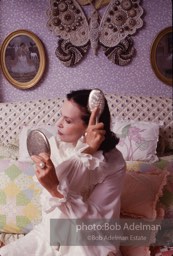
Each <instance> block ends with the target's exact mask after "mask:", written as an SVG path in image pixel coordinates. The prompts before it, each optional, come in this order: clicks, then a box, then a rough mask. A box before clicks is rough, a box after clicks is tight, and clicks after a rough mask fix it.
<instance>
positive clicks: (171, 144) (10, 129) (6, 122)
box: [0, 94, 173, 149]
mask: <svg viewBox="0 0 173 256" xmlns="http://www.w3.org/2000/svg"><path fill="white" fill-rule="evenodd" d="M106 98H107V100H108V104H109V107H110V110H111V116H112V119H114V118H118V119H128V120H129V119H131V120H143V121H153V122H159V121H162V122H163V127H161V129H160V131H161V136H162V137H163V138H164V140H165V143H166V148H168V149H173V134H172V132H173V130H172V129H173V118H172V99H171V98H164V97H146V96H145V97H144V96H141V97H140V96H125V95H116V94H106ZM63 100H64V99H62V98H56V99H41V100H33V101H28V102H12V103H0V144H1V145H7V144H16V142H17V140H18V134H19V132H20V131H21V129H22V127H23V125H29V126H36V125H38V126H40V125H43V124H50V125H53V124H55V122H56V121H57V119H58V117H59V111H60V108H61V105H62V103H63Z"/></svg>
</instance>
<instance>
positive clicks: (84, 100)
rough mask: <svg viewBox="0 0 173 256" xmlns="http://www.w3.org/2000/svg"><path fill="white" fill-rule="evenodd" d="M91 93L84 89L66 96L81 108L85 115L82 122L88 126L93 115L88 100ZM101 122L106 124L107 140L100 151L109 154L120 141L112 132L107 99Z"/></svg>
mask: <svg viewBox="0 0 173 256" xmlns="http://www.w3.org/2000/svg"><path fill="white" fill-rule="evenodd" d="M90 92H91V90H89V89H83V90H77V91H71V92H70V93H68V94H67V95H66V97H67V100H73V101H74V102H75V103H76V104H77V105H78V106H79V107H80V108H81V110H82V112H83V113H84V114H83V115H82V120H83V121H84V123H85V124H86V125H88V123H89V119H90V115H91V113H90V111H89V110H88V98H89V94H90ZM99 122H102V123H103V124H104V129H105V131H106V134H105V140H104V141H103V142H102V144H101V145H100V148H99V149H100V150H103V152H108V151H110V150H111V149H113V148H115V146H116V145H117V144H118V142H119V139H118V138H117V137H116V135H115V134H114V133H113V132H112V131H111V130H110V123H111V116H110V111H109V106H108V103H107V100H106V98H105V107H104V109H103V112H102V114H101V116H100V118H99Z"/></svg>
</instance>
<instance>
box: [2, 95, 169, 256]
mask: <svg viewBox="0 0 173 256" xmlns="http://www.w3.org/2000/svg"><path fill="white" fill-rule="evenodd" d="M106 98H107V100H108V104H109V107H110V110H111V118H112V124H111V125H112V130H113V131H114V132H115V133H116V134H117V136H119V137H120V142H119V144H118V146H117V148H118V149H119V150H120V151H121V152H122V154H123V156H124V158H125V160H126V163H127V174H126V179H125V186H124V189H123V193H122V205H121V218H122V219H125V220H126V218H128V219H134V220H136V219H140V220H142V221H144V220H145V221H149V222H150V223H151V222H153V221H155V220H157V219H159V220H161V221H162V222H163V223H164V228H163V229H162V231H161V232H160V233H159V232H153V234H152V238H151V239H150V241H148V242H147V243H141V244H140V243H137V242H136V243H135V242H133V243H132V245H129V244H124V243H122V245H121V252H122V254H123V256H148V255H152V256H155V255H168V256H169V255H172V254H173V249H172V247H171V246H172V245H173V240H172V237H173V224H171V223H172V222H173V136H172V128H173V119H172V99H171V98H165V97H149V96H148V97H147V96H134V95H133V96H129V95H116V94H106ZM63 101H64V99H63V98H54V99H38V100H32V101H28V102H22V101H21V102H11V103H0V241H1V243H2V244H7V243H10V242H11V241H13V240H15V239H18V238H20V237H21V236H23V235H25V234H26V233H28V232H29V231H30V230H31V229H32V228H33V226H34V225H36V224H37V223H39V221H40V220H41V208H40V204H39V195H40V193H41V189H40V188H39V187H38V186H36V184H35V183H34V182H33V179H32V176H33V173H34V171H33V170H34V166H33V164H32V162H31V161H30V160H29V157H28V155H27V150H26V137H27V133H28V132H29V131H30V130H31V129H35V128H40V129H44V130H49V131H51V132H52V134H53V133H54V126H55V124H56V121H57V119H58V118H59V115H60V109H61V105H62V103H63ZM164 221H165V222H164ZM167 223H169V225H167ZM171 225H172V226H171ZM158 240H159V241H160V242H158ZM166 253H169V254H166ZM171 253H172V254H171Z"/></svg>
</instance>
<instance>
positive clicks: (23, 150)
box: [18, 125, 57, 162]
mask: <svg viewBox="0 0 173 256" xmlns="http://www.w3.org/2000/svg"><path fill="white" fill-rule="evenodd" d="M36 129H39V130H40V131H42V132H43V133H44V134H45V135H46V137H47V138H48V139H49V138H50V137H51V136H56V133H57V128H56V126H51V125H44V126H35V127H33V126H32V127H31V126H24V127H23V128H22V131H21V133H20V134H19V159H18V160H19V161H21V162H32V160H31V158H30V156H29V154H28V150H27V144H26V141H27V136H28V134H29V132H30V131H32V130H36Z"/></svg>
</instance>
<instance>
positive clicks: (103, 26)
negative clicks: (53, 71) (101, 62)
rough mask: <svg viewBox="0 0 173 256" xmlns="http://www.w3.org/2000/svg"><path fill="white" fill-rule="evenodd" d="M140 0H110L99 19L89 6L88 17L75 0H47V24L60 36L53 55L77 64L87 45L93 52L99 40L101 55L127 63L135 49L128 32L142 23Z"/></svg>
mask: <svg viewBox="0 0 173 256" xmlns="http://www.w3.org/2000/svg"><path fill="white" fill-rule="evenodd" d="M139 1H140V0H111V1H110V3H109V4H108V6H107V8H106V10H105V12H104V14H103V17H102V18H101V20H100V16H99V13H98V11H97V10H96V9H95V8H94V5H93V4H92V3H91V6H92V9H93V11H92V14H91V17H90V20H89V21H88V19H87V16H86V15H85V13H84V10H83V9H82V7H81V6H80V4H79V3H78V2H77V1H76V0H50V9H49V10H48V16H49V20H48V24H47V25H48V27H49V29H50V30H51V31H53V32H54V34H55V35H56V36H58V37H59V38H60V39H59V41H58V47H57V49H56V56H57V57H58V58H59V60H60V61H61V62H62V63H63V64H64V65H65V66H67V67H69V66H73V65H75V64H77V63H78V62H79V61H80V60H82V59H83V58H84V56H85V54H86V53H87V51H88V49H89V47H90V45H91V48H92V49H93V52H94V54H96V53H97V50H98V46H99V44H100V45H101V46H102V47H103V50H104V51H105V55H106V56H107V57H108V59H109V60H111V61H112V62H113V63H115V64H117V65H121V66H123V65H127V64H128V63H129V62H130V61H131V59H132V57H133V56H134V53H135V49H134V47H133V40H132V38H131V35H133V34H135V33H136V30H137V29H139V28H141V27H142V26H143V21H142V19H141V16H142V14H143V9H142V7H141V6H140V5H139Z"/></svg>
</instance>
